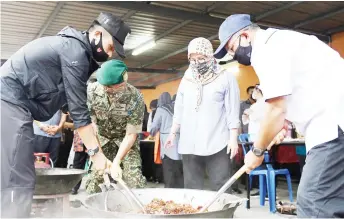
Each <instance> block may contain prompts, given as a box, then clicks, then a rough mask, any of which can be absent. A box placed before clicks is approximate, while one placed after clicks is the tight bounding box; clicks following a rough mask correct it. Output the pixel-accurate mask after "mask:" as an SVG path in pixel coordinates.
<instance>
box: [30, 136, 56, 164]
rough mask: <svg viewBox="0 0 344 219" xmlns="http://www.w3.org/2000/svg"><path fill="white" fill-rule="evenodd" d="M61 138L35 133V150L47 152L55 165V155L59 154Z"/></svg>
mask: <svg viewBox="0 0 344 219" xmlns="http://www.w3.org/2000/svg"><path fill="white" fill-rule="evenodd" d="M60 142H61V138H51V137H46V136H41V135H35V152H36V153H49V157H50V159H51V160H52V161H53V163H54V167H55V166H56V162H57V157H58V154H59V147H60Z"/></svg>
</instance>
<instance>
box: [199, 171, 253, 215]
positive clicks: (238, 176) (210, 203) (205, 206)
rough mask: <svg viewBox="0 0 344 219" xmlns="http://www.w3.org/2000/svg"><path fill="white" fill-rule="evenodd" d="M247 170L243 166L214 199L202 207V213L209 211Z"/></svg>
mask: <svg viewBox="0 0 344 219" xmlns="http://www.w3.org/2000/svg"><path fill="white" fill-rule="evenodd" d="M246 170H247V167H246V166H245V165H244V166H242V167H241V168H240V169H239V170H238V171H237V172H236V173H235V174H234V175H233V176H232V177H231V178H230V179H229V180H228V181H227V182H226V183H225V184H224V185H223V186H222V187H221V188H220V189H219V191H218V192H217V193H216V194H215V196H214V197H212V199H211V200H210V201H209V202H208V203H207V204H206V205H204V206H203V207H202V209H201V210H200V211H199V212H200V213H203V212H205V211H206V210H208V208H209V207H210V205H212V204H213V203H214V202H215V201H216V200H217V199H218V198H219V197H220V196H221V195H222V194H223V193H224V192H225V191H226V190H227V189H228V188H229V187H231V186H232V185H233V183H235V181H237V180H238V179H239V178H240V177H241V175H242V174H244V173H245V172H246Z"/></svg>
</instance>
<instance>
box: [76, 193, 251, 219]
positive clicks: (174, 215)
mask: <svg viewBox="0 0 344 219" xmlns="http://www.w3.org/2000/svg"><path fill="white" fill-rule="evenodd" d="M154 189H164V190H188V191H198V192H207V193H214V194H215V193H216V191H208V190H199V189H176V188H140V189H133V191H138V190H154ZM99 194H101V193H96V194H92V195H89V196H87V198H86V199H84V203H83V205H84V206H85V207H86V208H87V209H90V210H93V211H102V212H106V213H111V214H116V215H127V216H139V215H142V216H151V217H154V218H159V217H178V216H187V215H189V216H197V215H208V214H212V213H214V212H225V211H228V210H229V209H233V210H234V211H235V210H236V208H237V207H238V206H240V205H241V204H242V203H243V202H244V201H246V200H247V198H241V197H237V196H235V197H237V198H238V200H237V201H229V202H228V203H227V204H234V206H232V207H228V208H226V209H221V210H217V211H208V212H198V213H191V214H143V213H142V214H141V213H136V214H135V213H125V212H117V211H104V210H101V209H98V208H94V207H91V206H89V205H88V204H87V203H86V201H87V200H89V199H90V198H92V197H94V196H97V195H99ZM224 194H226V195H231V194H228V193H224ZM233 196H234V195H233ZM227 204H225V205H227Z"/></svg>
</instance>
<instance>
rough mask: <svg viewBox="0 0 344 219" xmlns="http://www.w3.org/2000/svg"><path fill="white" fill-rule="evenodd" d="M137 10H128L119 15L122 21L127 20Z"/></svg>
mask: <svg viewBox="0 0 344 219" xmlns="http://www.w3.org/2000/svg"><path fill="white" fill-rule="evenodd" d="M136 12H137V11H135V10H129V11H128V12H127V13H126V14H125V15H123V16H122V17H121V19H122V20H123V21H126V20H128V19H129V18H130V17H131V16H133V15H134V14H135V13H136Z"/></svg>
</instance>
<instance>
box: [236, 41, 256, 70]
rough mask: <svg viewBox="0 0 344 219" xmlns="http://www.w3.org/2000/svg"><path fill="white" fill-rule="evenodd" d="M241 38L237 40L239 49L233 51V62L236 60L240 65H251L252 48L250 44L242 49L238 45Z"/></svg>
mask: <svg viewBox="0 0 344 219" xmlns="http://www.w3.org/2000/svg"><path fill="white" fill-rule="evenodd" d="M240 43H241V37H240V39H239V47H238V48H237V50H236V51H235V54H234V57H233V59H234V60H237V61H238V62H239V63H240V64H242V65H251V53H252V46H251V43H250V45H249V46H247V47H243V46H241V45H240Z"/></svg>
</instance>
